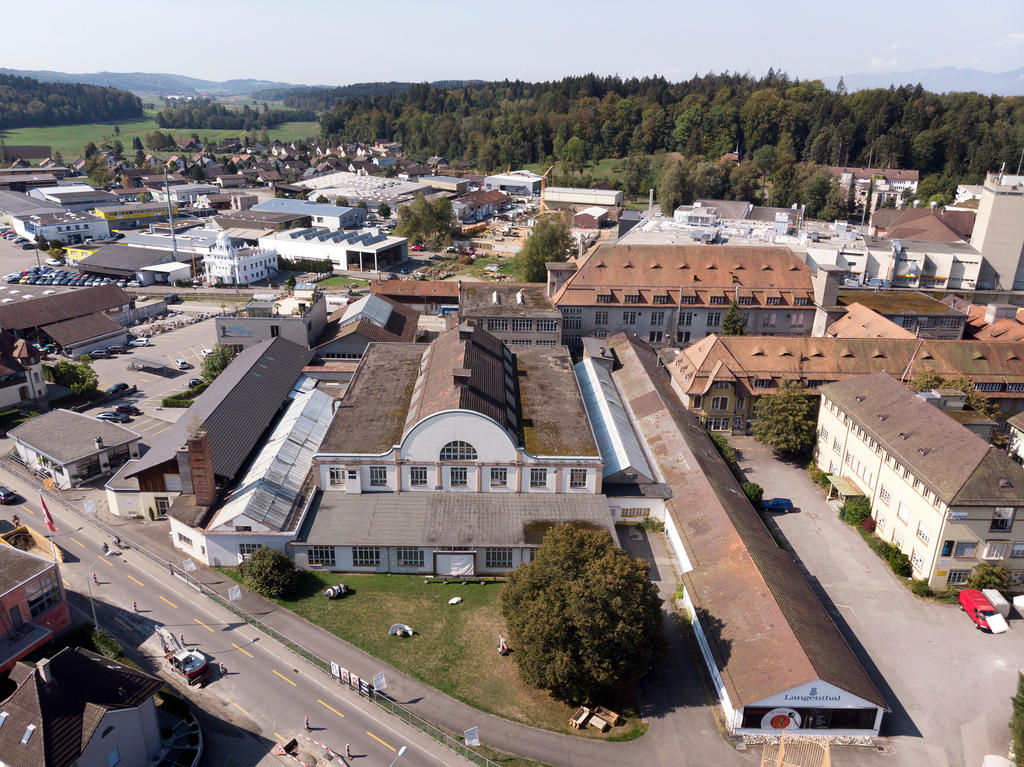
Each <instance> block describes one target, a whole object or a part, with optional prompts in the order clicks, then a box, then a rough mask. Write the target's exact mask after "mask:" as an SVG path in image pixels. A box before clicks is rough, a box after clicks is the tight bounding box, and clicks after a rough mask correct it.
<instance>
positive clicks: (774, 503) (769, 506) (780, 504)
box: [762, 498, 793, 512]
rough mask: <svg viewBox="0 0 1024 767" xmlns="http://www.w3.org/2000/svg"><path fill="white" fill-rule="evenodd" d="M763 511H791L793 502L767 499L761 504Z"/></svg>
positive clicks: (781, 499) (787, 499)
mask: <svg viewBox="0 0 1024 767" xmlns="http://www.w3.org/2000/svg"><path fill="white" fill-rule="evenodd" d="M762 505H763V506H764V510H765V511H782V512H787V511H792V510H793V502H792V501H791V500H789V498H769V499H768V500H767V501H765V502H764V503H763V504H762Z"/></svg>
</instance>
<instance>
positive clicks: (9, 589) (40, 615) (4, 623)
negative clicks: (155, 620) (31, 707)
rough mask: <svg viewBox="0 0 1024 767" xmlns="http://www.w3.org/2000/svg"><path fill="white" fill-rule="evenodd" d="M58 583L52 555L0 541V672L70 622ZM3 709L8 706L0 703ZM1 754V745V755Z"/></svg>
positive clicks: (66, 605)
mask: <svg viewBox="0 0 1024 767" xmlns="http://www.w3.org/2000/svg"><path fill="white" fill-rule="evenodd" d="M61 584H62V582H61V577H60V566H59V565H58V564H57V561H56V559H55V558H53V557H47V556H40V555H39V554H37V553H34V552H31V551H23V550H22V549H20V548H17V547H15V546H13V545H10V544H8V543H7V542H6V541H5V542H3V543H2V544H0V640H2V641H0V673H4V672H7V671H10V670H11V668H12V667H13V666H14V664H15V663H17V662H18V660H20V659H21V658H24V657H25V656H26V655H28V654H29V653H31V652H32V651H33V650H36V649H37V648H39V647H42V646H43V645H44V644H46V643H47V642H50V641H52V640H53V638H54V636H56V635H57V634H58V633H60V632H61V631H63V630H64V629H66V628H67V627H68V626H70V625H71V610H70V609H69V607H68V602H67V597H66V596H65V594H64V589H63V588H62V585H61ZM3 710H9V709H6V708H5V707H3V706H0V711H3ZM0 732H2V731H0ZM23 732H24V731H23ZM19 737H20V735H19ZM4 758H7V757H6V755H5V754H4V752H3V750H2V749H0V759H4ZM9 763H10V764H12V765H14V764H23V762H19V761H17V760H14V761H11V762H9Z"/></svg>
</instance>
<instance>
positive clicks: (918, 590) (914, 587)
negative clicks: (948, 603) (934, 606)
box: [910, 578, 934, 597]
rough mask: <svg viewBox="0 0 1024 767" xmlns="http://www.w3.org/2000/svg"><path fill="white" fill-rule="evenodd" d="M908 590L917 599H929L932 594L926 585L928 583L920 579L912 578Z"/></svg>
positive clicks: (929, 587) (930, 588)
mask: <svg viewBox="0 0 1024 767" xmlns="http://www.w3.org/2000/svg"><path fill="white" fill-rule="evenodd" d="M910 590H911V591H913V592H914V593H915V594H917V595H918V596H919V597H930V596H931V595H932V594H933V593H934V592H932V587H931V586H929V585H928V581H926V580H924V579H921V578H914V580H912V581H911V582H910Z"/></svg>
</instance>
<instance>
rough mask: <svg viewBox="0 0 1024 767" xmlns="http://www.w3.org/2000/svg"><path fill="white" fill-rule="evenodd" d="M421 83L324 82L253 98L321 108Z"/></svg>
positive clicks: (437, 84)
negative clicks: (324, 83) (330, 84)
mask: <svg viewBox="0 0 1024 767" xmlns="http://www.w3.org/2000/svg"><path fill="white" fill-rule="evenodd" d="M481 82H483V81H482V80H436V81H434V82H432V83H427V84H428V85H430V86H431V87H432V88H461V87H463V86H467V85H478V84H480V83H481ZM420 84H421V83H405V82H396V81H394V80H392V81H389V82H378V83H353V84H352V85H341V86H338V87H337V88H330V87H327V86H323V85H317V86H304V87H301V88H270V89H267V90H262V91H256V92H254V93H253V98H255V99H260V100H265V101H277V100H279V99H280V100H283V101H284V105H285V106H286V107H289V108H291V109H314V110H317V111H321V110H324V109H327V108H329V107H330V106H332V105H333V104H334V103H335V102H336V101H344V100H346V99H359V98H367V97H369V98H373V97H379V96H397V95H398V94H399V93H404V92H405V91H407V90H409V89H410V88H412V87H413V86H414V85H420Z"/></svg>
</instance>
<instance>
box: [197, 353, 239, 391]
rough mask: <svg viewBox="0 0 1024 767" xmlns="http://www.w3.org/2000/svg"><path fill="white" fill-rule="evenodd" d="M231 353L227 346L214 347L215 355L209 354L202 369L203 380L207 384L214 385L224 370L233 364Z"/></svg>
mask: <svg viewBox="0 0 1024 767" xmlns="http://www.w3.org/2000/svg"><path fill="white" fill-rule="evenodd" d="M231 358H232V355H231V351H230V350H229V349H228V347H226V346H221V345H220V344H217V345H216V346H214V347H213V353H212V354H208V355H207V356H206V358H205V359H204V360H203V365H202V367H201V368H200V370H201V375H202V376H203V380H204V381H206V383H213V379H215V378H216V377H217V376H219V375H220V374H221V373H222V372H224V368H226V367H227V366H228V365H230V364H231Z"/></svg>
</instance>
